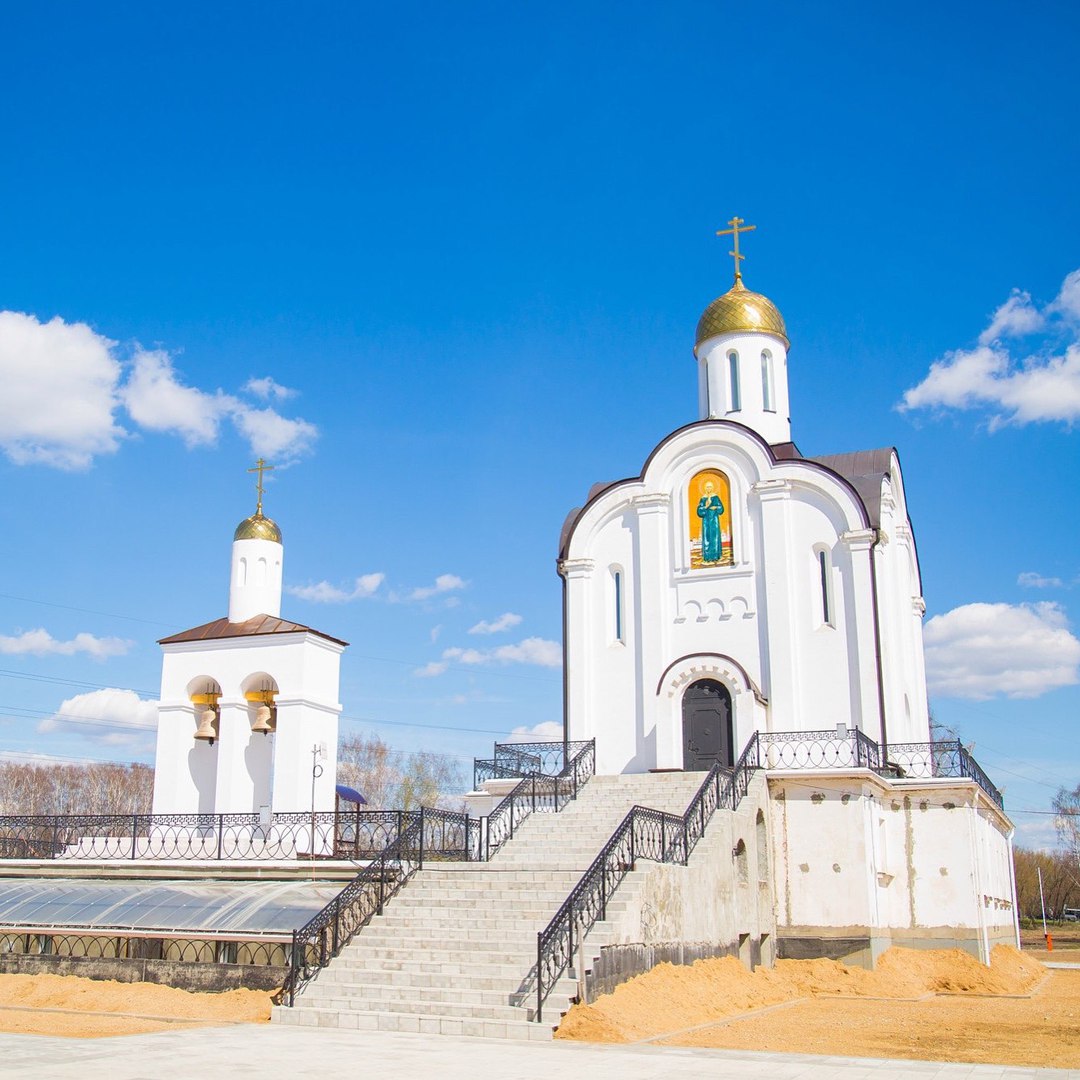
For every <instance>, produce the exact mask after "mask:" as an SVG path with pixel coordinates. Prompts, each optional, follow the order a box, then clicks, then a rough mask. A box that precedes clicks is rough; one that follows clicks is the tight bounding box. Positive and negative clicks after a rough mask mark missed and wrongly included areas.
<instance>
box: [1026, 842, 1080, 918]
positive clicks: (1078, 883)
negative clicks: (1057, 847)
mask: <svg viewBox="0 0 1080 1080" xmlns="http://www.w3.org/2000/svg"><path fill="white" fill-rule="evenodd" d="M1013 854H1014V859H1015V865H1016V899H1017V903H1018V904H1019V907H1020V917H1021V918H1025V919H1040V918H1042V905H1041V904H1040V902H1039V871H1040V870H1042V886H1043V898H1044V899H1045V901H1046V917H1047V918H1048V919H1060V918H1061V916H1062V913H1063V912H1064V910H1065V908H1075V907H1080V873H1078V868H1077V865H1076V859H1075V858H1074V856H1073V854H1072V852H1068V851H1028V850H1026V849H1025V848H1019V847H1018V848H1016V850H1015V852H1014V853H1013Z"/></svg>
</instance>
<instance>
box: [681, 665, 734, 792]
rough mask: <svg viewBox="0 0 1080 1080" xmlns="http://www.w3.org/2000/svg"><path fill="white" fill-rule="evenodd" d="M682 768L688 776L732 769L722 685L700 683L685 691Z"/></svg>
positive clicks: (725, 695) (727, 701) (727, 709)
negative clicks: (717, 766) (718, 768)
mask: <svg viewBox="0 0 1080 1080" xmlns="http://www.w3.org/2000/svg"><path fill="white" fill-rule="evenodd" d="M682 719H683V768H684V769H686V770H687V771H688V772H697V771H701V770H705V769H711V768H712V767H713V765H715V764H716V763H717V762H720V764H721V765H729V766H730V765H734V764H735V758H734V756H733V744H734V738H733V733H732V724H731V694H729V693H728V689H727V687H726V686H724V685H723V684H722V683H718V682H716V681H715V680H714V679H702V680H701V681H700V682H696V683H693V684H692V685H691V686H688V687H687V688H686V693H685V694H684V695H683V705H682Z"/></svg>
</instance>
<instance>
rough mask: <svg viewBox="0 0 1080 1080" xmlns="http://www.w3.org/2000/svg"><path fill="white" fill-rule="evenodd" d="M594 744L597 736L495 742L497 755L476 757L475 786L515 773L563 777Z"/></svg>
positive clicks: (474, 763) (474, 769)
mask: <svg viewBox="0 0 1080 1080" xmlns="http://www.w3.org/2000/svg"><path fill="white" fill-rule="evenodd" d="M595 745H596V740H595V739H588V740H586V739H577V740H572V741H567V742H527V743H525V742H522V743H496V744H495V755H494V757H491V758H476V759H474V761H473V787H479V786H480V785H481V784H482V783H483V782H484V781H485V780H509V779H513V778H514V777H516V776H519V777H526V776H563V775H565V774H566V772H567V770H568V768H569V766H570V763H571V762H572V761H573V760H574V759H575V758H576V757H577V756H578V755H579V754H581V752H582V751H584V750H587V749H589V748H590V747H593V748H595Z"/></svg>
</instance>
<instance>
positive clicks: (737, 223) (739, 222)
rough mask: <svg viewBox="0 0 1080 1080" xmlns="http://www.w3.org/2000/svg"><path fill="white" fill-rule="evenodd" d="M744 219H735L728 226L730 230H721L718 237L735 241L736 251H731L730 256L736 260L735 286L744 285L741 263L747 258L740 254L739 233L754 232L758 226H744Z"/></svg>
mask: <svg viewBox="0 0 1080 1080" xmlns="http://www.w3.org/2000/svg"><path fill="white" fill-rule="evenodd" d="M743 220H744V219H743V218H741V217H733V218H732V219H731V220H730V221H729V222H728V224H729V225H730V226H731V228H730V229H720V230H719V231H718V232H717V234H716V235H717V236H731V237H734V240H735V250H734V251H729V252H728V254H729V255H730V256H731V257H732V258H733V259H734V260H735V284H736V285H741V284H742V271H741V270H740V269H739V263H740V262H741V261H742V260H743V259H745V258H746V256H745V255H740V254H739V233H741V232H753V230H754V229H756V228H757V226H756V225H744V224H743Z"/></svg>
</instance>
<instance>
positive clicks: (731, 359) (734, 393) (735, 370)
mask: <svg viewBox="0 0 1080 1080" xmlns="http://www.w3.org/2000/svg"><path fill="white" fill-rule="evenodd" d="M727 360H728V376H729V379H730V382H731V411H732V412H738V411H739V410H740V409H741V408H742V395H741V394H740V393H739V354H738V353H737V352H729V353H728V356H727Z"/></svg>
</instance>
